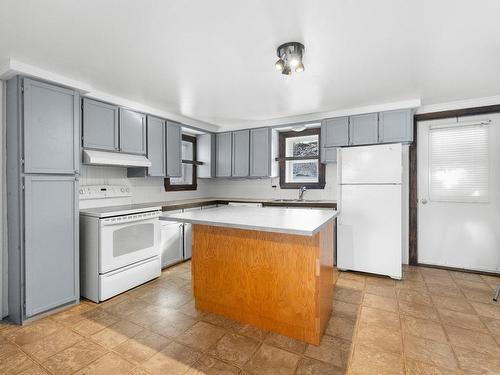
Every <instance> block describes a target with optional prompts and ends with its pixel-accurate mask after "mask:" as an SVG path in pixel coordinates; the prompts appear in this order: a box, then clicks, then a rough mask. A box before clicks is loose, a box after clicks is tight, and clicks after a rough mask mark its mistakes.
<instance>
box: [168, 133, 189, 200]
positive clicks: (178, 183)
mask: <svg viewBox="0 0 500 375" xmlns="http://www.w3.org/2000/svg"><path fill="white" fill-rule="evenodd" d="M196 164H197V161H196V137H193V136H190V135H185V134H183V135H182V176H181V177H170V178H166V179H165V191H179V190H196V188H197V184H196V177H197V174H196Z"/></svg>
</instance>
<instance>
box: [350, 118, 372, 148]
mask: <svg viewBox="0 0 500 375" xmlns="http://www.w3.org/2000/svg"><path fill="white" fill-rule="evenodd" d="M349 133H350V134H349V141H350V144H351V145H353V146H357V145H367V144H375V143H378V113H368V114H366V115H357V116H351V118H350V125H349Z"/></svg>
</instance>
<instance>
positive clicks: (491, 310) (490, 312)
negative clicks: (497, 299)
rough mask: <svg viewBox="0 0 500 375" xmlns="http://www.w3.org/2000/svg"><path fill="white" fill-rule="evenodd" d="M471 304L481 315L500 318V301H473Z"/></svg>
mask: <svg viewBox="0 0 500 375" xmlns="http://www.w3.org/2000/svg"><path fill="white" fill-rule="evenodd" d="M491 298H493V294H492V297H491ZM471 305H472V307H473V308H474V310H476V312H477V313H478V314H479V315H481V316H485V317H488V318H493V319H499V320H500V303H493V302H491V303H489V304H487V303H479V302H471Z"/></svg>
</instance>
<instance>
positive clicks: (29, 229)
mask: <svg viewBox="0 0 500 375" xmlns="http://www.w3.org/2000/svg"><path fill="white" fill-rule="evenodd" d="M24 183H25V194H24V203H25V209H24V214H25V249H24V255H25V287H26V290H25V296H26V297H25V298H26V316H27V317H30V316H33V315H35V314H39V313H41V312H44V311H47V310H50V309H53V308H55V307H58V306H61V305H63V304H65V303H68V302H71V301H75V300H76V299H78V298H79V294H80V293H79V290H78V285H79V282H78V280H79V273H78V201H77V199H76V197H77V188H78V182H77V181H76V180H75V178H74V177H70V176H60V177H56V176H30V177H25V179H24Z"/></svg>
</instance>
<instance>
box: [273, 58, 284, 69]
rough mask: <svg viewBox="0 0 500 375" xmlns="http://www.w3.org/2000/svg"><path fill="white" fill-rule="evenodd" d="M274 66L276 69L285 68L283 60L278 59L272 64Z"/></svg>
mask: <svg viewBox="0 0 500 375" xmlns="http://www.w3.org/2000/svg"><path fill="white" fill-rule="evenodd" d="M274 66H275V67H276V70H278V71H282V70H283V69H284V68H285V62H284V61H283V60H281V59H279V60H278V61H276V64H274Z"/></svg>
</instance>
